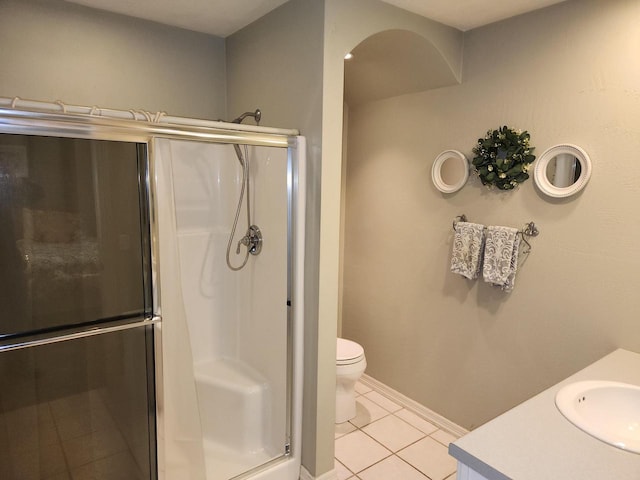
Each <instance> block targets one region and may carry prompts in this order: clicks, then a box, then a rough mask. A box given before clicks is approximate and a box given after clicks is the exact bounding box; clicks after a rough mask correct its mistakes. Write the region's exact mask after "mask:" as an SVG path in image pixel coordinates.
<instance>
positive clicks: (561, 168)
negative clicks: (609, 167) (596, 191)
mask: <svg viewBox="0 0 640 480" xmlns="http://www.w3.org/2000/svg"><path fill="white" fill-rule="evenodd" d="M533 178H534V180H535V182H536V185H537V186H538V188H539V189H540V190H541V191H542V193H544V194H545V195H548V196H550V197H554V198H562V197H569V196H571V195H574V194H576V193H578V192H579V191H580V190H582V189H583V188H584V187H585V185H586V184H587V182H588V181H589V178H591V159H590V158H589V155H587V152H585V151H584V150H583V149H582V148H580V147H578V146H577V145H571V144H562V145H556V146H554V147H551V148H549V149H548V150H547V151H545V152H544V153H543V154H542V155H540V157H538V160H537V161H536V166H535V169H534V171H533Z"/></svg>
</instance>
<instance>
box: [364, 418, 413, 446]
mask: <svg viewBox="0 0 640 480" xmlns="http://www.w3.org/2000/svg"><path fill="white" fill-rule="evenodd" d="M362 431H363V432H365V433H366V434H367V435H370V436H372V437H373V438H374V439H375V440H377V441H378V442H380V443H381V444H382V445H384V446H385V447H387V448H388V449H389V450H391V451H392V452H397V451H398V450H400V449H402V448H404V447H406V446H408V445H411V444H412V443H414V442H417V441H418V440H420V439H421V438H423V437H424V436H425V434H424V433H423V432H421V431H420V430H418V429H417V428H414V427H412V426H411V425H409V424H408V423H407V422H405V421H404V420H401V419H399V418H398V417H396V416H394V415H389V416H387V417H384V418H382V419H380V420H377V421H375V422H373V423H370V424H369V425H367V426H366V427H364V428H363V429H362Z"/></svg>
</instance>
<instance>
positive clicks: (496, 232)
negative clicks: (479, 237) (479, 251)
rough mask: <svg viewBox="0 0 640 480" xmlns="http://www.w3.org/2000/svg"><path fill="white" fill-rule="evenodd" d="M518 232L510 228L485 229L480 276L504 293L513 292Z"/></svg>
mask: <svg viewBox="0 0 640 480" xmlns="http://www.w3.org/2000/svg"><path fill="white" fill-rule="evenodd" d="M519 247H520V236H519V232H518V230H517V229H515V228H511V227H494V226H490V227H487V234H486V239H485V246H484V264H483V267H482V276H483V278H484V281H485V282H488V283H492V284H494V285H496V286H499V287H501V288H502V290H504V291H505V292H510V291H511V290H513V286H514V284H515V280H516V270H517V269H518V249H519Z"/></svg>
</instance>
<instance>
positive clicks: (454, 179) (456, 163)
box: [431, 150, 469, 193]
mask: <svg viewBox="0 0 640 480" xmlns="http://www.w3.org/2000/svg"><path fill="white" fill-rule="evenodd" d="M431 178H432V180H433V184H434V185H435V186H436V188H437V189H438V190H440V191H441V192H442V193H454V192H457V191H458V190H460V189H461V188H462V187H464V184H465V183H467V180H468V179H469V162H468V161H467V157H465V156H464V155H463V154H462V153H460V152H458V151H457V150H445V151H444V152H442V153H441V154H440V155H438V156H437V157H436V159H435V161H434V162H433V168H432V169H431Z"/></svg>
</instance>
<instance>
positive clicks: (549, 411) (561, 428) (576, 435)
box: [449, 349, 640, 480]
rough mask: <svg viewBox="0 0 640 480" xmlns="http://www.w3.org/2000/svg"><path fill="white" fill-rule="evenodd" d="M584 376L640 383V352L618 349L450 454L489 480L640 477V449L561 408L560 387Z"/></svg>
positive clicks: (473, 434)
mask: <svg viewBox="0 0 640 480" xmlns="http://www.w3.org/2000/svg"><path fill="white" fill-rule="evenodd" d="M581 380H610V381H617V382H624V383H631V384H635V385H640V354H637V353H633V352H630V351H627V350H622V349H618V350H615V351H614V352H612V353H610V354H609V355H607V356H605V357H603V358H601V359H600V360H598V361H597V362H595V363H593V364H591V365H589V366H588V367H586V368H585V369H583V370H580V371H579V372H578V373H576V374H574V375H572V376H570V377H569V378H567V379H565V380H563V381H562V382H560V383H558V384H557V385H554V386H553V387H551V388H549V389H547V390H545V391H544V392H542V393H540V394H538V395H536V396H535V397H533V398H531V399H529V400H527V401H525V402H524V403H522V404H520V405H518V406H517V407H515V408H513V409H511V410H509V411H508V412H506V413H504V414H503V415H500V416H499V417H497V418H495V419H493V420H491V421H490V422H488V423H486V424H484V425H482V426H481V427H479V428H477V429H476V430H474V431H472V432H471V433H469V434H467V435H465V436H464V437H462V438H460V439H459V440H457V441H455V442H454V443H452V444H451V445H450V446H449V453H450V454H451V455H452V456H453V457H455V458H456V459H457V460H459V461H460V462H462V463H464V464H465V465H467V466H469V467H470V468H471V469H473V470H475V471H476V472H477V473H479V474H481V475H483V476H484V477H486V478H487V479H488V480H508V479H514V480H543V479H544V480H570V479H580V480H592V479H593V480H604V479H612V480H613V479H615V480H639V479H640V455H639V454H636V453H632V452H627V451H624V450H621V449H619V448H616V447H613V446H611V445H608V444H606V443H604V442H602V441H600V440H597V439H596V438H594V437H592V436H590V435H588V434H587V433H585V432H583V431H582V430H580V429H578V428H577V427H576V426H574V425H573V424H572V423H570V422H569V421H568V420H566V419H565V418H564V417H563V416H562V414H561V413H560V412H559V411H558V409H557V408H556V405H555V396H556V393H557V392H558V390H559V389H560V388H561V387H563V386H564V385H566V384H568V383H572V382H577V381H581Z"/></svg>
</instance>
